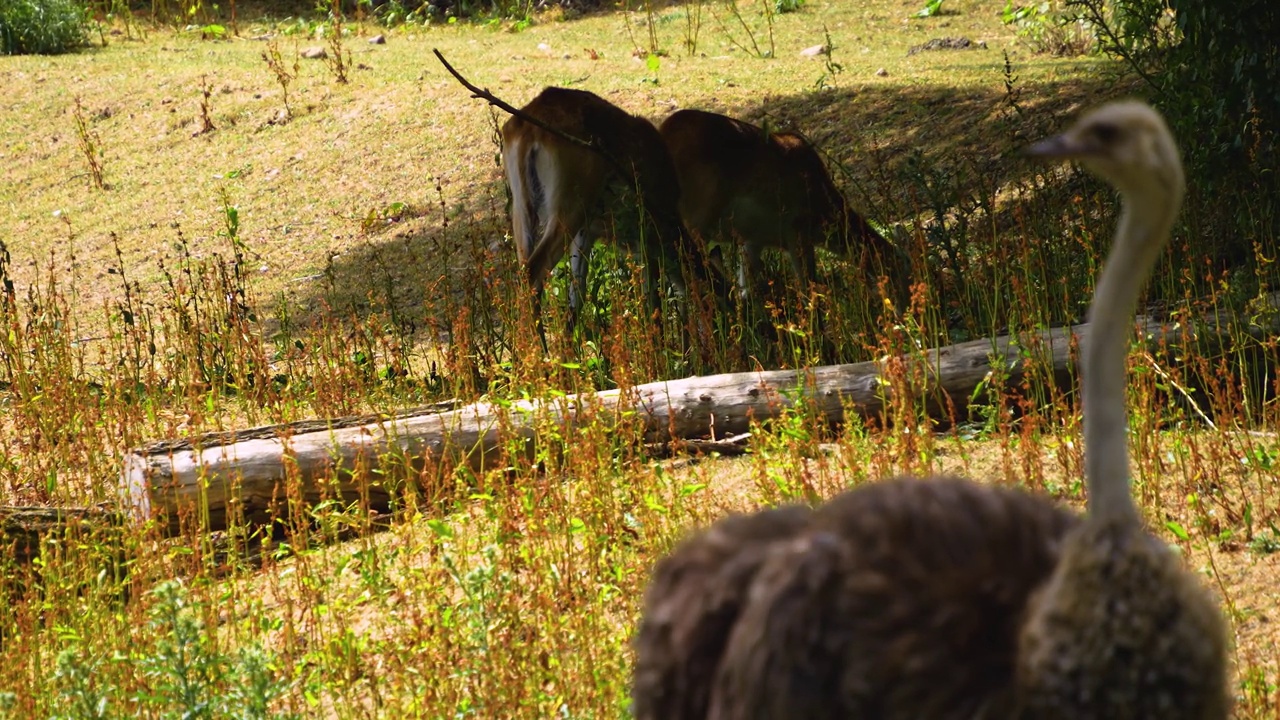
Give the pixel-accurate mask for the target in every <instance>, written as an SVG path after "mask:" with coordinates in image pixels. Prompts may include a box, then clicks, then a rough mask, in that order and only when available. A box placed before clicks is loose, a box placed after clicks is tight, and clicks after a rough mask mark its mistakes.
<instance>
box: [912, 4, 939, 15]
mask: <svg viewBox="0 0 1280 720" xmlns="http://www.w3.org/2000/svg"><path fill="white" fill-rule="evenodd" d="M941 14H942V0H929V2H927V3H925V6H924V7H923V8H921V9H919V10H917V11H916V12H915V13H914V14H913V15H912V17H918V18H926V17H933V16H934V15H941Z"/></svg>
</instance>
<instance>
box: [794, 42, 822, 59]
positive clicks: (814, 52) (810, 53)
mask: <svg viewBox="0 0 1280 720" xmlns="http://www.w3.org/2000/svg"><path fill="white" fill-rule="evenodd" d="M826 54H827V46H826V45H814V46H812V47H807V48H805V49H803V50H801V51H800V57H807V58H816V57H818V56H819V55H826Z"/></svg>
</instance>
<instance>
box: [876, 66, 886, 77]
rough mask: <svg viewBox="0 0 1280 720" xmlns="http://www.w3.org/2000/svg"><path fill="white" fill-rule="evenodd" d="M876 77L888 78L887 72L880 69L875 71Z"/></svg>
mask: <svg viewBox="0 0 1280 720" xmlns="http://www.w3.org/2000/svg"><path fill="white" fill-rule="evenodd" d="M876 77H889V71H888V70H885V69H884V68H880V69H879V70H877V71H876Z"/></svg>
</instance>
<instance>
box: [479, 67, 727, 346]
mask: <svg viewBox="0 0 1280 720" xmlns="http://www.w3.org/2000/svg"><path fill="white" fill-rule="evenodd" d="M521 112H522V113H523V114H524V115H526V116H528V117H532V118H534V119H536V120H537V121H538V122H540V123H542V124H543V125H545V126H547V127H551V128H555V129H556V130H558V131H559V133H563V135H562V134H557V133H553V132H550V131H548V130H546V129H545V128H543V127H539V126H538V125H535V124H534V123H532V122H529V121H527V120H526V119H524V118H522V117H521V116H518V115H516V116H512V117H511V119H509V120H507V122H506V123H505V124H504V125H503V126H502V158H503V164H504V165H505V166H506V175H507V183H508V185H509V186H510V188H511V197H512V211H511V220H512V234H513V236H514V238H515V243H516V253H517V255H518V256H519V258H520V261H521V262H522V263H523V264H524V265H525V267H526V268H527V270H528V277H529V282H530V284H531V286H532V288H533V291H534V298H535V299H534V304H535V309H536V308H538V307H539V306H540V298H541V295H542V286H543V283H544V282H545V281H546V277H547V274H548V273H550V271H551V269H552V268H553V267H554V266H555V265H556V263H558V262H559V261H560V258H561V257H563V256H564V254H565V252H566V250H568V251H569V263H570V269H571V273H572V276H573V282H572V283H571V285H570V293H569V306H570V313H571V319H570V322H571V323H572V322H573V318H574V317H576V313H577V309H578V305H579V303H580V302H581V294H582V293H583V292H584V291H585V288H586V274H587V260H588V257H589V254H590V251H591V246H592V245H593V244H594V242H595V239H596V238H597V237H600V236H603V235H611V236H612V237H613V239H614V241H615V242H617V243H618V244H620V245H621V246H623V247H624V248H626V249H627V250H629V251H630V252H631V253H633V254H636V255H639V256H640V257H641V261H642V262H643V263H644V266H645V271H646V274H647V278H648V292H649V296H650V301H651V302H653V303H654V304H655V306H656V303H657V298H658V295H657V289H658V284H659V282H660V278H661V277H662V273H663V272H664V271H665V273H666V277H667V278H668V279H669V280H670V281H671V282H672V283H673V284H674V285H676V286H677V288H678V289H680V290H681V291H683V290H684V276H683V273H682V268H684V267H686V266H687V267H688V268H689V269H690V270H691V272H692V273H693V275H694V276H695V277H699V278H700V279H707V276H706V274H705V267H704V265H703V263H701V262H700V261H697V258H698V257H700V255H699V254H698V253H695V252H694V250H695V248H694V246H693V243H692V239H691V237H690V236H689V234H688V232H687V231H686V230H685V227H684V224H683V223H682V222H681V220H680V211H679V207H678V202H679V197H680V183H679V180H678V179H677V176H676V170H675V166H674V165H672V162H671V156H670V154H669V153H668V152H667V148H666V145H665V144H664V143H663V142H662V136H661V135H659V134H658V131H657V129H656V128H655V127H654V126H653V124H652V123H650V122H649V121H648V120H645V119H644V118H641V117H636V116H634V115H630V114H628V113H627V112H626V111H624V110H622V109H621V108H618V107H617V106H615V105H613V104H611V103H609V102H608V101H606V100H604V99H603V98H601V97H599V96H598V95H594V94H592V93H589V92H584V91H582V90H569V89H565V88H557V87H549V88H546V89H545V90H543V91H542V92H541V93H540V94H539V95H538V96H537V97H536V98H534V99H533V100H532V101H530V102H529V104H528V105H525V106H524V107H523V108H522V109H521ZM565 135H568V136H571V137H573V138H577V139H579V140H582V141H585V142H586V143H588V144H589V145H590V147H584V146H583V145H582V144H579V143H575V142H573V141H571V140H570V139H568V138H566V137H565ZM682 261H684V263H682ZM686 263H687V264H686Z"/></svg>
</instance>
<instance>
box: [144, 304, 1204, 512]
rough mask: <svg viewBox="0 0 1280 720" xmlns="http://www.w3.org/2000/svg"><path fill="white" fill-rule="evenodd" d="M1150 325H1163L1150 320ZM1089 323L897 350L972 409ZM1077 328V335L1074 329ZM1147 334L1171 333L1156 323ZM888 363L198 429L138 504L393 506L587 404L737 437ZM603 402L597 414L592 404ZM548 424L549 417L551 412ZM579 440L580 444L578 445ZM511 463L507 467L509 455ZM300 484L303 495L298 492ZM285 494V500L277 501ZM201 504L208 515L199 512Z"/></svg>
mask: <svg viewBox="0 0 1280 720" xmlns="http://www.w3.org/2000/svg"><path fill="white" fill-rule="evenodd" d="M1146 327H1151V326H1150V325H1148V326H1146ZM1088 332H1089V328H1088V325H1087V324H1086V325H1077V326H1074V327H1072V328H1057V329H1053V330H1047V331H1042V332H1038V333H1030V334H1027V335H1026V336H1024V338H1025V339H1024V340H1019V339H1018V338H1016V337H1009V336H1005V337H1000V338H996V339H983V340H975V341H971V342H965V343H960V344H957V345H951V346H948V347H944V348H939V349H935V350H928V351H924V352H922V353H921V354H920V356H919V358H923V360H920V359H915V358H911V357H905V358H900V359H898V358H895V359H893V361H894V362H901V363H904V365H903V367H905V368H907V371H908V374H907V377H923V382H921V383H920V384H918V385H917V386H915V387H912V388H911V393H912V394H913V395H914V397H915V398H923V399H925V400H926V401H927V402H928V404H929V406H930V407H932V408H934V409H935V410H936V409H941V408H945V406H946V404H947V401H948V400H949V401H950V403H952V404H954V406H955V408H956V410H957V411H958V412H963V410H964V408H965V407H966V405H967V403H968V399H969V397H970V395H971V394H972V393H973V391H974V389H975V388H977V387H978V386H979V384H980V383H982V382H984V381H985V380H987V379H988V377H989V376H992V369H993V367H995V366H997V365H998V366H999V367H1001V368H1003V373H996V374H995V375H994V377H996V378H998V377H1000V376H1003V377H1004V379H1005V381H1006V383H1007V384H1009V385H1014V384H1017V383H1018V382H1019V381H1020V380H1021V379H1022V377H1023V375H1024V373H1025V371H1026V368H1027V364H1026V358H1027V356H1028V355H1035V356H1037V357H1038V358H1039V359H1040V360H1041V364H1040V367H1041V368H1045V369H1047V368H1052V369H1053V372H1054V374H1055V375H1058V376H1059V377H1061V374H1062V373H1067V372H1069V370H1070V361H1071V357H1072V348H1073V346H1074V343H1075V342H1077V341H1080V340H1085V339H1087V337H1088ZM1154 334H1155V335H1165V336H1167V337H1171V338H1172V339H1173V340H1180V339H1181V334H1180V330H1176V329H1174V330H1170V329H1168V328H1160V327H1159V326H1158V325H1157V326H1155V330H1154ZM1073 336H1074V337H1073ZM1144 337H1146V338H1147V340H1148V342H1149V343H1150V342H1154V341H1156V340H1158V337H1153V335H1152V333H1148V332H1145V329H1144ZM884 367H887V364H882V363H880V362H863V363H855V364H849V365H830V366H822V367H815V368H809V369H804V370H775V371H762V372H746V373H731V374H722V375H710V376H704V377H691V378H686V379H682V380H671V381H663V382H654V383H648V384H645V385H639V386H636V387H633V388H631V389H629V390H628V391H626V394H625V396H624V394H623V393H622V392H621V391H619V390H609V391H604V392H600V393H594V394H588V395H575V396H567V397H564V398H558V399H553V400H546V401H541V402H517V403H511V404H507V405H505V406H497V405H493V404H489V403H476V404H474V405H469V406H466V407H462V408H459V409H455V410H450V411H447V412H440V411H438V410H437V409H434V408H433V409H429V410H417V411H413V412H408V413H404V414H400V415H397V416H395V417H385V416H384V417H378V416H363V417H354V418H340V419H336V420H328V421H326V420H319V421H307V422H303V423H293V424H290V425H281V426H266V427H261V428H254V429H251V430H246V431H243V432H236V433H220V434H214V435H206V436H202V437H200V438H196V439H193V440H189V441H188V440H181V441H161V442H157V443H152V444H150V445H148V446H145V447H141V448H138V449H135V450H133V451H131V452H129V453H127V454H126V456H125V458H124V469H123V472H122V481H123V492H124V494H125V496H126V501H127V503H128V507H129V508H130V509H131V510H132V513H133V515H134V516H135V517H136V518H138V519H143V518H149V517H152V516H160V517H162V518H164V520H163V522H164V523H165V526H166V527H167V528H168V530H169V531H170V532H177V531H178V529H179V527H180V523H179V519H180V518H185V519H187V520H191V519H194V520H197V521H198V522H199V527H201V528H203V529H205V530H217V529H222V528H225V527H226V525H227V521H228V517H229V516H233V517H234V516H239V517H243V518H245V519H247V520H250V521H264V520H266V519H269V518H270V517H271V516H272V515H273V513H274V514H275V515H282V514H283V513H282V511H281V509H280V508H282V507H285V506H286V504H287V503H286V494H287V493H286V488H287V487H289V479H290V478H291V477H292V478H294V480H295V481H296V482H295V483H293V487H295V488H300V489H301V493H300V495H301V496H300V497H295V498H292V500H293V501H301V502H302V503H303V505H304V506H305V505H309V504H313V503H315V502H318V501H320V500H322V499H325V498H335V497H341V498H343V499H346V500H348V501H350V500H354V499H357V498H360V497H361V496H362V493H364V494H365V495H364V497H365V499H366V501H367V502H368V503H369V504H370V506H371V507H375V508H378V507H385V506H386V504H387V502H388V500H389V499H390V497H391V495H392V494H393V493H394V492H395V489H396V488H397V487H400V486H401V485H399V484H400V483H405V482H411V483H412V482H418V480H419V479H420V478H423V477H426V476H430V477H441V478H447V477H449V472H450V471H451V470H452V469H453V468H455V467H457V466H459V465H467V466H469V467H470V468H472V469H473V470H474V471H477V472H479V471H482V470H485V469H490V468H493V467H501V466H505V464H509V463H510V461H511V458H510V457H509V455H508V451H509V450H511V449H513V448H514V449H515V450H516V451H517V452H518V453H521V454H523V455H524V456H525V457H532V452H533V450H534V446H533V442H532V439H533V438H534V436H535V434H536V429H537V423H538V422H539V420H537V419H536V418H542V420H541V422H544V423H551V424H553V425H554V426H558V427H559V428H560V436H561V437H565V438H572V436H573V435H572V433H573V429H574V426H575V423H577V422H578V420H579V417H580V416H583V415H585V416H587V417H589V418H591V419H592V421H596V422H600V421H604V422H609V423H613V427H617V426H619V425H622V424H624V423H639V426H640V428H641V429H642V431H643V436H644V439H645V441H647V442H665V441H669V440H672V439H692V438H708V437H713V438H725V437H729V436H732V435H736V434H739V433H742V432H746V431H747V430H748V429H749V427H750V424H751V422H752V421H753V420H754V421H763V420H768V419H771V418H775V417H778V416H779V415H780V414H782V413H783V412H785V411H786V410H788V409H789V408H791V407H793V406H794V405H795V404H796V403H797V402H798V401H800V402H806V403H810V407H811V408H812V409H813V410H814V411H816V412H818V413H820V414H821V415H822V416H824V417H825V418H826V419H827V420H828V421H829V422H830V423H832V424H838V423H841V422H842V421H843V420H844V412H845V409H846V408H848V409H850V410H851V411H852V412H854V413H856V414H858V415H859V416H863V417H868V416H877V415H879V414H880V413H881V412H882V410H883V408H884V404H885V401H886V399H887V396H888V388H887V386H886V385H885V383H883V382H882V380H881V378H882V370H883V369H884ZM587 407H590V408H591V411H590V412H586V413H584V412H583V410H584V408H587ZM541 427H544V428H546V427H548V425H546V424H544V425H542V426H541ZM569 445H570V447H571V443H569ZM500 463H501V464H503V465H499V464H500ZM295 494H297V493H295ZM273 506H274V509H273ZM192 513H195V514H194V515H193V514H192Z"/></svg>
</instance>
